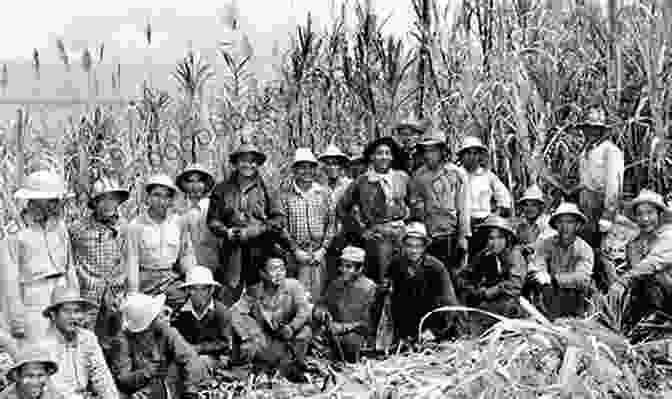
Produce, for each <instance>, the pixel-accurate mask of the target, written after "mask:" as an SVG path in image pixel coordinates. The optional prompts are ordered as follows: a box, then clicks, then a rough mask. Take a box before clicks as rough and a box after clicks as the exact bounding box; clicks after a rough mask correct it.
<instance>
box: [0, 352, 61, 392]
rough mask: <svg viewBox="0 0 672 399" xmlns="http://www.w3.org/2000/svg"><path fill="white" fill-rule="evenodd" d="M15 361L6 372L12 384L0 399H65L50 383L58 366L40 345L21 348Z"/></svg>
mask: <svg viewBox="0 0 672 399" xmlns="http://www.w3.org/2000/svg"><path fill="white" fill-rule="evenodd" d="M15 360H16V362H15V363H14V366H13V367H12V368H11V369H10V370H9V371H8V372H7V377H8V379H9V381H11V382H12V384H11V385H9V386H8V387H7V388H5V389H4V390H3V391H2V392H0V399H67V398H65V396H64V395H62V394H61V393H59V392H56V391H55V390H54V387H53V386H52V384H51V383H50V382H51V376H52V375H54V373H56V372H57V371H58V364H57V363H56V362H55V361H54V360H53V359H52V358H51V356H50V353H49V352H48V351H47V350H46V349H45V348H44V347H43V346H42V345H37V344H30V345H27V346H25V347H23V348H21V351H20V352H19V353H18V354H17V356H16V359H15Z"/></svg>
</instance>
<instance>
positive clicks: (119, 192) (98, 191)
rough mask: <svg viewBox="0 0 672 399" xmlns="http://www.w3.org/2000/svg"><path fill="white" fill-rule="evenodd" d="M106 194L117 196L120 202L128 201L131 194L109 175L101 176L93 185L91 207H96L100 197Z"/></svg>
mask: <svg viewBox="0 0 672 399" xmlns="http://www.w3.org/2000/svg"><path fill="white" fill-rule="evenodd" d="M104 194H110V195H113V196H115V197H116V198H117V201H118V202H119V203H120V204H121V203H123V202H126V201H127V200H128V198H129V197H130V195H131V193H130V192H129V191H128V190H126V189H124V188H122V187H121V186H120V185H119V184H118V183H117V182H116V181H115V180H113V179H110V178H109V177H101V178H100V179H98V180H96V181H95V182H93V184H92V185H91V194H90V195H89V207H90V208H93V207H95V205H96V201H97V200H98V198H100V196H102V195H104Z"/></svg>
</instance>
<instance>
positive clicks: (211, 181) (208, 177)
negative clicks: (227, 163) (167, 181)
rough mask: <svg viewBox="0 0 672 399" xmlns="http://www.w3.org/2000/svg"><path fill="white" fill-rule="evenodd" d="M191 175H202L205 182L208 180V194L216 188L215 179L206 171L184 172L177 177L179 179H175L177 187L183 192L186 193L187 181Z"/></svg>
mask: <svg viewBox="0 0 672 399" xmlns="http://www.w3.org/2000/svg"><path fill="white" fill-rule="evenodd" d="M190 174H197V175H201V176H202V177H204V178H205V180H206V184H205V186H206V187H205V191H206V192H210V191H211V190H212V188H213V187H214V186H215V178H214V177H213V176H212V175H211V174H210V173H207V172H206V171H203V170H185V171H184V172H182V173H180V174H179V175H178V176H177V178H175V185H176V186H177V187H178V188H179V189H180V190H181V191H183V192H184V191H186V190H185V189H184V183H185V179H186V178H187V176H189V175H190Z"/></svg>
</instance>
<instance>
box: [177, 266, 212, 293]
mask: <svg viewBox="0 0 672 399" xmlns="http://www.w3.org/2000/svg"><path fill="white" fill-rule="evenodd" d="M192 285H211V286H213V287H221V286H222V285H221V284H220V283H218V282H216V281H215V279H214V278H213V277H212V271H211V270H210V269H208V268H207V267H204V266H194V268H193V269H191V270H189V272H188V273H187V281H185V282H184V283H182V284H181V285H180V288H186V287H191V286H192Z"/></svg>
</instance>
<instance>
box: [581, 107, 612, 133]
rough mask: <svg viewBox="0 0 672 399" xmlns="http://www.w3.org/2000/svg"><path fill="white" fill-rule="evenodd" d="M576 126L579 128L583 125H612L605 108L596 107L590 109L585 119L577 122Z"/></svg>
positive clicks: (604, 126) (607, 127) (604, 127)
mask: <svg viewBox="0 0 672 399" xmlns="http://www.w3.org/2000/svg"><path fill="white" fill-rule="evenodd" d="M576 127H577V128H579V129H581V128H583V127H597V128H602V129H609V127H610V126H609V125H608V124H607V114H606V112H605V111H604V108H601V107H594V108H591V109H590V110H588V113H587V114H586V117H585V118H584V120H583V121H582V122H580V123H577V124H576Z"/></svg>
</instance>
